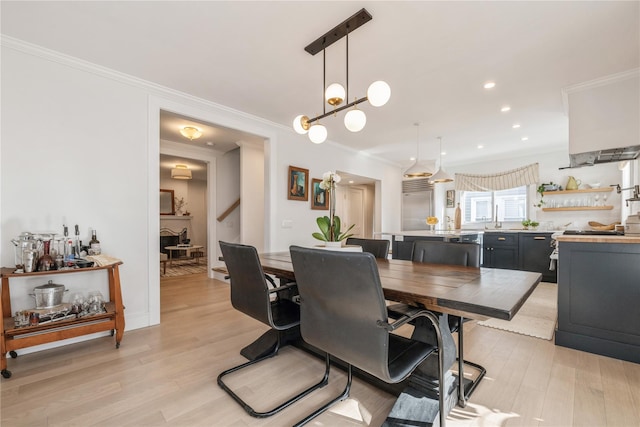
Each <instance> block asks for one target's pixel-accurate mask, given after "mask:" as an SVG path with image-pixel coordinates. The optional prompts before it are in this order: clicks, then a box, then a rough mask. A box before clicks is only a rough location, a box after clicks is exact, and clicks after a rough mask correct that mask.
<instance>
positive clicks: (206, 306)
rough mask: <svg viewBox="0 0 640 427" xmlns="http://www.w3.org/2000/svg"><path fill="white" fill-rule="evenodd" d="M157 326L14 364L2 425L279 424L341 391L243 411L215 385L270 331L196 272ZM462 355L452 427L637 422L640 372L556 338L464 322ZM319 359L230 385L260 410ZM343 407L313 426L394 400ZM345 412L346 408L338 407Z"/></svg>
mask: <svg viewBox="0 0 640 427" xmlns="http://www.w3.org/2000/svg"><path fill="white" fill-rule="evenodd" d="M161 294H162V323H161V325H159V326H154V327H150V328H145V329H140V330H135V331H129V332H126V333H125V336H124V339H123V341H122V345H121V347H120V349H117V350H116V349H115V346H114V343H113V339H112V338H110V337H105V338H99V339H96V340H91V341H89V342H84V343H78V344H72V345H68V346H64V347H60V348H57V349H52V350H47V351H42V352H39V353H33V354H28V355H22V356H19V357H18V358H17V359H10V360H9V361H8V363H9V369H10V370H11V371H12V372H13V377H12V378H11V379H8V380H7V379H2V380H1V382H0V387H1V401H0V405H1V406H0V409H1V411H2V416H1V425H2V426H3V427H8V426H72V425H74V426H88V425H98V426H164V425H171V426H237V427H239V426H287V425H291V424H292V423H293V422H295V421H297V420H298V419H300V418H301V417H302V416H303V415H305V414H306V413H308V412H310V411H311V410H312V409H314V408H315V407H316V406H317V405H319V404H320V403H322V402H323V399H326V398H327V397H328V396H330V395H334V394H335V393H337V392H338V391H339V390H341V389H342V387H343V386H344V379H345V375H344V373H343V372H342V371H339V370H338V371H335V370H334V371H332V376H331V378H330V384H329V385H328V386H327V387H325V388H323V389H322V390H320V391H317V392H315V393H314V394H313V395H311V396H309V397H308V398H305V399H304V400H303V401H301V402H298V403H297V404H295V405H294V406H293V407H291V408H288V409H286V410H285V411H283V412H281V413H280V414H278V415H276V416H273V417H271V418H266V419H255V418H252V417H250V416H248V415H247V414H246V413H245V412H244V411H243V410H242V409H241V408H240V406H238V405H237V404H236V403H235V402H233V401H232V400H231V398H230V397H229V396H228V395H227V394H225V393H224V392H223V391H222V390H221V389H220V388H219V387H218V386H217V384H216V376H217V374H218V373H219V372H220V371H222V370H224V369H226V368H229V367H231V366H235V365H237V364H240V363H242V362H243V361H244V359H243V357H242V356H240V355H239V350H240V349H241V348H242V347H243V346H244V345H246V344H248V343H249V342H251V341H253V340H254V339H255V338H257V337H258V336H259V335H261V334H262V333H263V332H264V331H265V330H266V327H265V326H263V325H262V324H260V323H258V322H257V321H255V320H253V319H251V318H249V317H247V316H245V315H243V314H241V313H238V312H237V311H235V310H234V309H233V308H232V307H231V304H230V302H229V287H228V285H227V284H226V283H223V282H220V281H216V280H210V279H207V278H206V277H205V275H204V274H199V275H191V276H182V277H176V278H166V279H163V280H162V285H161ZM465 358H466V359H468V360H473V361H475V362H478V363H480V364H482V365H484V366H485V367H486V368H487V371H488V373H487V376H486V377H485V379H484V381H482V383H481V384H480V386H479V387H478V389H477V390H476V392H475V393H474V395H473V396H472V397H471V400H470V402H469V405H468V406H467V408H464V409H462V408H456V409H455V410H454V411H453V412H452V413H451V414H450V415H449V418H448V425H452V426H473V425H476V426H559V427H562V426H572V425H573V426H640V365H638V364H634V363H629V362H622V361H619V360H615V359H611V358H607V357H602V356H596V355H593V354H589V353H584V352H580V351H575V350H570V349H566V348H563V347H556V346H555V345H554V344H553V342H552V341H545V340H541V339H537V338H531V337H526V336H522V335H517V334H513V333H510V332H504V331H499V330H495V329H490V328H485V327H481V326H477V325H476V323H475V322H469V323H465ZM323 370H324V365H323V362H322V361H320V360H318V359H315V358H313V357H311V356H309V355H307V354H306V353H304V352H302V351H300V350H297V349H295V348H284V349H283V350H282V351H281V352H280V354H279V355H278V357H275V358H272V359H269V360H268V361H265V362H263V363H261V364H258V365H257V366H256V367H255V369H252V372H243V373H240V374H238V375H237V376H236V377H229V383H230V385H231V386H232V387H234V388H235V389H237V390H238V393H239V394H241V396H243V397H244V398H246V399H247V400H248V401H250V402H251V403H252V404H254V407H255V408H256V409H258V410H264V409H267V408H268V407H269V404H270V403H273V402H276V401H278V399H283V398H284V397H286V396H288V395H289V394H293V393H294V392H295V391H296V390H301V389H302V388H305V387H306V386H308V385H310V384H312V383H313V382H314V381H317V379H318V378H319V377H320V376H321V375H322V373H323ZM351 398H352V399H351V400H350V401H349V402H348V403H350V404H354V403H357V405H356V407H358V408H359V410H358V411H357V412H358V413H359V414H361V415H363V418H364V419H365V422H358V421H354V420H352V419H350V418H347V417H344V416H342V415H337V414H334V413H327V414H324V415H322V416H321V417H319V418H317V419H316V421H314V422H312V423H311V424H310V425H313V426H357V425H367V424H368V425H371V426H379V425H380V424H381V423H382V422H383V420H384V419H385V417H386V414H387V413H388V412H389V410H390V409H391V406H392V405H393V402H394V397H393V396H390V395H388V394H386V393H384V392H381V391H379V390H377V389H375V388H374V387H372V386H370V385H368V384H366V383H363V382H362V381H360V380H358V379H354V385H353V388H352V393H351ZM344 406H345V407H348V406H349V405H346V404H345V405H344Z"/></svg>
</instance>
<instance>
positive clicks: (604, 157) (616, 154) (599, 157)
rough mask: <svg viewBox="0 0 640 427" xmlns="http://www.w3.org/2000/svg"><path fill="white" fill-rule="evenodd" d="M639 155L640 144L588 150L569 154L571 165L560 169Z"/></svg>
mask: <svg viewBox="0 0 640 427" xmlns="http://www.w3.org/2000/svg"><path fill="white" fill-rule="evenodd" d="M639 156H640V145H632V146H629V147H622V148H607V149H603V150H597V151H587V152H585V153H575V154H569V166H567V167H564V168H560V169H568V168H581V167H583V166H593V165H597V164H601V163H611V162H620V161H623V160H635V159H637V158H638V157H639Z"/></svg>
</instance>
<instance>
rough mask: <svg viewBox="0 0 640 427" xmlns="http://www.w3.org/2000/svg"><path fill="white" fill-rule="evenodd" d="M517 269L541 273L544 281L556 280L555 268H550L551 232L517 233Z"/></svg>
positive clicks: (553, 281)
mask: <svg viewBox="0 0 640 427" xmlns="http://www.w3.org/2000/svg"><path fill="white" fill-rule="evenodd" d="M518 239H519V244H518V247H519V267H518V268H519V269H520V270H524V271H535V272H538V273H542V280H543V281H544V282H552V283H555V282H556V281H557V272H556V270H550V269H549V267H550V261H551V260H550V259H549V256H550V255H551V252H553V247H552V246H551V233H519V236H518Z"/></svg>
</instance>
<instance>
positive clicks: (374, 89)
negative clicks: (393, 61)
mask: <svg viewBox="0 0 640 427" xmlns="http://www.w3.org/2000/svg"><path fill="white" fill-rule="evenodd" d="M367 98H368V99H369V104H371V105H373V106H374V107H382V106H383V105H384V104H386V103H387V102H388V101H389V98H391V88H390V87H389V85H388V84H387V83H386V82H383V81H382V80H378V81H377V82H373V83H371V85H369V89H367Z"/></svg>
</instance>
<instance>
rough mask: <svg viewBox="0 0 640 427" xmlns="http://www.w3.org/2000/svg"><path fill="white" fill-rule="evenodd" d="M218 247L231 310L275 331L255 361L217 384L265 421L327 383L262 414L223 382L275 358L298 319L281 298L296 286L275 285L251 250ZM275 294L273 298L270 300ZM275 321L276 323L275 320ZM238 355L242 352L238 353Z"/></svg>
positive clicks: (295, 310) (295, 309)
mask: <svg viewBox="0 0 640 427" xmlns="http://www.w3.org/2000/svg"><path fill="white" fill-rule="evenodd" d="M220 247H221V249H222V252H223V256H224V257H225V263H226V264H227V270H228V272H229V276H228V277H229V278H230V279H231V287H232V288H231V302H232V304H233V306H234V308H236V310H238V311H240V312H242V313H244V314H247V315H249V316H251V317H253V318H254V319H256V320H259V321H261V322H262V323H264V324H266V325H268V326H271V328H272V329H271V331H270V332H275V334H276V336H277V340H276V343H275V345H273V347H272V348H270V350H268V351H266V352H264V353H260V354H258V355H256V357H255V359H253V360H249V361H248V362H245V363H243V364H241V365H238V366H235V367H233V368H230V369H227V370H225V371H223V372H222V373H220V374H219V375H218V378H217V382H218V385H219V386H220V388H222V389H223V390H224V391H225V392H226V393H227V394H229V396H231V397H232V398H233V399H234V400H235V401H236V402H237V403H238V404H239V405H240V406H242V408H243V409H244V410H245V411H246V412H247V413H248V414H249V415H251V416H252V417H256V418H266V417H269V416H271V415H274V414H276V413H278V412H280V411H282V410H283V409H285V408H287V407H288V406H290V405H292V404H293V403H295V402H297V401H298V400H300V399H302V398H303V397H305V396H307V395H308V394H309V393H311V392H313V391H315V390H317V389H319V388H321V387H324V386H325V385H326V384H327V382H328V376H325V377H324V378H323V379H322V380H320V382H318V383H317V384H314V385H312V386H311V387H309V388H307V389H305V390H304V391H302V392H300V393H299V394H297V395H295V396H293V397H292V398H290V399H288V400H287V401H285V402H283V403H281V404H279V405H278V406H276V407H274V408H272V409H269V410H267V411H262V412H260V411H256V410H255V409H254V408H252V407H251V406H250V405H249V404H248V403H247V402H245V401H244V400H243V399H241V398H240V397H239V396H238V395H237V394H236V393H235V392H234V391H233V390H231V388H229V387H228V386H227V384H225V383H224V381H223V378H224V377H225V376H227V375H229V374H231V373H234V372H237V371H240V370H242V369H244V368H247V367H249V366H252V365H255V364H257V363H260V362H262V361H264V360H266V359H269V358H271V357H273V356H275V355H277V354H278V351H279V350H280V348H281V347H282V345H283V342H286V341H287V340H286V334H287V332H291V331H292V330H294V328H298V327H299V325H300V316H299V309H298V306H297V305H296V304H295V303H293V302H292V301H290V300H289V299H288V298H284V296H290V295H291V292H293V291H295V290H296V284H295V283H287V284H283V285H280V286H276V283H275V281H274V280H273V279H272V278H271V277H270V276H268V275H266V274H264V271H263V270H262V266H261V265H260V260H259V258H258V253H257V251H256V249H255V248H254V247H252V246H247V245H239V244H233V243H226V242H220ZM234 271H235V273H236V274H237V276H236V280H237V282H234ZM270 285H271V286H270ZM234 286H236V287H234ZM254 294H255V295H254ZM274 294H275V299H273V295H274ZM284 313H286V314H287V316H286V317H285V318H282V314H284ZM275 314H279V315H280V316H279V317H278V316H276V315H275ZM276 318H277V319H278V320H276ZM296 334H297V333H296ZM245 349H246V347H245ZM245 349H243V350H245ZM241 354H243V353H242V352H241ZM243 355H244V354H243ZM245 357H247V356H246V355H245ZM247 358H249V357H247Z"/></svg>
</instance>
